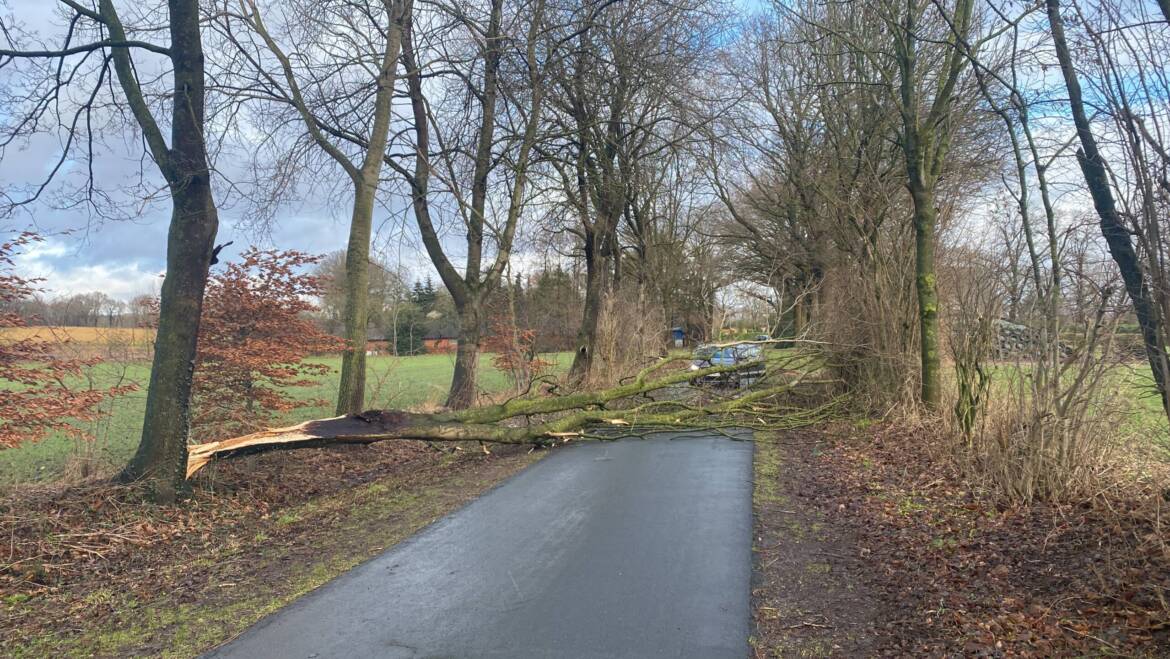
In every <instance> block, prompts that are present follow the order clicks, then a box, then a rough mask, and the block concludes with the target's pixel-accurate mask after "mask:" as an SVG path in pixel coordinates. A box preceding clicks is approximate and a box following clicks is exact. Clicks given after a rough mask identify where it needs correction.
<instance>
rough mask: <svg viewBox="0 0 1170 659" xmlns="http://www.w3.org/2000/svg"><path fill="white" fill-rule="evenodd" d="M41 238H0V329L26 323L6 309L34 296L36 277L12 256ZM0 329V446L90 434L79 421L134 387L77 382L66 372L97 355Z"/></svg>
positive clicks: (75, 373) (78, 370) (79, 369)
mask: <svg viewBox="0 0 1170 659" xmlns="http://www.w3.org/2000/svg"><path fill="white" fill-rule="evenodd" d="M38 240H40V238H38V237H37V236H36V235H34V234H31V233H21V234H18V235H17V236H16V237H15V238H12V239H11V240H8V241H6V242H4V243H0V330H8V329H10V328H16V327H24V326H25V321H24V320H23V319H22V318H21V317H20V316H19V315H18V314H16V313H13V312H11V311H6V310H5V309H9V308H11V307H12V306H13V305H14V304H15V303H16V302H19V301H21V300H25V299H27V298H29V297H32V295H33V293H34V292H35V287H36V284H37V281H38V280H36V279H30V278H26V277H21V276H19V275H17V274H16V273H15V271H14V264H13V257H14V256H15V255H16V254H17V253H18V252H19V251H20V248H22V247H24V246H26V245H28V244H30V243H33V242H36V241H38ZM10 336H11V337H12V338H9V337H5V336H3V335H0V390H3V391H4V395H3V396H0V448H12V447H15V446H19V445H20V444H23V443H26V442H35V441H37V440H40V439H44V438H45V437H46V436H48V435H49V433H53V432H59V433H65V434H67V435H72V436H74V437H80V438H88V437H89V435H88V434H87V433H86V432H85V430H84V429H83V428H81V427H80V426H78V425H77V422H79V421H91V420H93V419H95V418H97V417H98V416H99V415H100V413H101V410H100V409H99V407H100V405H101V403H102V402H103V401H105V400H106V399H107V398H109V397H110V396H114V395H118V394H122V393H126V392H128V391H131V390H133V389H135V387H134V386H133V385H126V386H120V387H111V388H109V389H93V388H86V389H81V388H75V387H72V386H70V384H69V380H70V378H78V377H81V376H82V374H83V370H84V369H86V368H88V367H90V366H93V365H94V364H96V363H98V362H99V361H100V360H98V359H66V358H62V357H59V356H58V355H57V354H56V350H57V349H58V348H60V346H61V343H60V342H58V341H53V340H46V339H42V338H39V337H37V336H35V335H32V336H27V337H25V336H21V335H19V334H13V335H10Z"/></svg>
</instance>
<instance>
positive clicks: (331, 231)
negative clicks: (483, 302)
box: [0, 0, 458, 299]
mask: <svg viewBox="0 0 1170 659" xmlns="http://www.w3.org/2000/svg"><path fill="white" fill-rule="evenodd" d="M55 5H56V3H55V2H53V1H51V0H0V15H3V16H4V17H5V23H6V24H9V21H10V20H11V19H12V18H15V20H16V21H17V22H18V23H22V24H24V26H25V27H26V28H29V29H31V30H34V31H38V32H40V33H41V34H42V35H44V36H45V37H47V38H48V37H52V36H55V35H59V34H60V33H61V32H60V29H59V28H58V27H56V25H55V24H59V19H58V18H56V17H55V15H54V14H55V8H54V6H55ZM118 6H119V7H120V8H123V11H127V10H126V9H124V8H125V7H127V3H119V5H118ZM141 59H145V58H136V65H137V66H138V68H139V69H140V72H141V70H142V69H145V68H146V67H148V66H149V65H150V62H149V61H146V62H142V61H140V60H141ZM11 83H12V78H11V73H10V72H8V71H4V70H0V86H4V85H6V84H9V85H10V84H11ZM0 112H3V110H0ZM0 117H2V115H0ZM166 130H167V129H166V128H165V127H164V132H166ZM62 147H63V142H62V141H61V137H60V136H59V135H56V134H53V132H46V133H45V134H41V135H38V136H36V137H34V138H33V139H31V140H30V141H29V142H28V143H27V144H22V145H19V148H12V147H10V148H9V149H7V150H6V151H5V152H4V153H3V157H2V159H0V188H2V189H4V190H7V191H11V190H14V189H19V188H21V187H26V188H27V186H28V185H30V184H34V183H37V182H39V181H40V180H41V179H42V178H43V177H44V176H45V175H46V174H47V173H48V172H50V171H51V170H52V168H53V166H54V164H55V163H56V161H57V160H58V158H59V157H60V154H61V153H62ZM99 149H100V151H99V153H98V156H97V157H96V158H95V159H94V163H93V167H94V177H95V179H96V180H97V181H98V183H99V185H100V187H101V188H102V189H103V190H105V191H106V192H107V193H108V194H110V195H112V196H113V197H114V198H115V199H116V201H117V203H116V208H117V213H118V214H119V215H121V216H124V217H122V218H121V219H106V218H102V217H100V216H98V215H97V214H95V213H94V212H93V211H92V209H91V208H89V207H87V206H86V205H84V204H81V205H73V206H72V207H66V206H68V204H66V203H64V202H63V199H64V195H68V194H71V193H74V192H76V190H78V189H79V187H78V184H79V182H80V181H83V180H84V178H85V176H84V174H85V171H86V169H85V168H86V164H85V161H84V159H81V158H77V159H76V160H70V161H67V162H66V163H65V166H64V167H63V168H62V170H61V172H60V173H59V174H58V176H57V179H58V181H57V183H56V184H54V185H53V186H52V187H50V188H49V190H47V191H46V195H45V197H44V198H45V201H42V202H38V203H35V204H33V205H30V206H28V207H25V208H23V209H21V210H19V211H17V212H16V213H14V214H12V215H10V216H8V217H0V236H3V235H10V234H11V233H12V232H15V231H23V230H30V229H31V230H35V231H36V232H37V233H39V234H40V235H41V236H42V237H43V238H44V241H43V242H41V243H39V244H35V245H32V246H30V247H28V248H26V249H25V250H24V253H23V254H22V255H21V256H19V257H18V260H17V268H18V271H19V272H20V273H21V274H22V275H25V276H30V277H38V278H42V279H43V281H42V282H41V283H40V284H39V288H40V290H41V294H42V295H43V296H45V297H53V296H56V295H64V294H71V293H80V292H88V291H95V290H96V291H102V292H104V293H106V294H108V295H111V296H113V297H115V298H119V299H129V298H132V297H134V296H135V295H139V294H143V293H148V294H149V293H157V291H158V288H159V286H160V285H161V274H162V272H163V270H164V267H165V253H166V236H167V226H168V223H169V219H170V203H169V200H168V199H167V198H166V195H165V194H161V195H159V198H158V199H157V200H156V201H154V202H151V203H143V202H142V201H141V199H142V196H143V195H142V193H141V191H140V190H139V189H138V188H137V187H135V186H136V185H137V184H138V183H139V181H140V176H139V173H140V172H145V174H146V181H147V183H148V184H149V185H150V186H153V187H155V188H156V189H157V188H159V187H161V177H160V176H159V175H158V173H157V169H156V168H155V166H154V164H153V162H151V161H149V160H144V159H143V153H144V151H143V146H142V144H141V143H140V142H138V141H137V140H136V138H135V136H134V135H133V134H132V133H131V132H130V131H125V130H118V129H115V130H110V131H108V132H107V135H106V137H105V139H103V140H102V142H101V144H100V145H99ZM241 160H243V158H241V157H239V156H231V155H229V156H226V157H221V158H220V159H219V160H218V161H217V162H216V167H217V169H218V170H219V171H220V172H222V173H223V174H224V176H223V177H221V180H220V181H219V186H218V190H217V195H216V197H217V202H219V203H220V210H219V219H220V228H219V233H218V236H217V238H216V242H217V243H227V242H229V241H231V242H232V243H233V244H232V245H230V246H228V247H227V248H225V249H224V251H223V253H222V256H221V260H223V257H226V258H227V259H231V258H232V257H233V256H234V255H236V254H238V253H239V252H241V251H242V250H243V249H245V248H247V247H248V246H249V245H258V246H261V247H279V248H281V249H296V250H301V251H305V252H309V253H313V254H325V253H328V252H332V251H335V250H340V249H344V247H345V244H346V239H347V234H348V221H349V211H350V209H349V207H348V205H347V204H346V202H345V199H344V196H343V195H330V194H329V192H330V188H331V187H332V185H330V184H326V185H324V186H319V187H317V188H315V189H313V190H311V191H304V193H303V194H302V196H303V197H305V198H304V199H301V200H300V201H299V202H297V203H294V204H289V205H287V206H286V207H284V208H281V209H280V212H279V213H278V214H277V221H276V222H274V223H272V225H271V226H270V227H269V228H268V229H267V230H266V231H264V232H257V231H254V230H251V229H250V223H249V222H248V221H247V218H246V212H247V205H246V204H243V203H239V200H238V195H234V194H233V192H232V191H231V190H230V189H229V186H228V185H227V183H226V182H225V180H224V179H233V180H234V179H235V178H236V176H235V173H240V172H242V168H243V167H244V166H245V164H246V163H244V162H241ZM14 196H16V195H14ZM233 197H237V198H236V199H233ZM331 197H337V198H336V199H333V198H331ZM390 203H391V204H394V205H395V206H394V207H391V208H382V209H379V210H378V211H376V213H375V217H374V225H375V227H376V228H378V227H380V228H381V230H380V231H379V235H378V237H377V238H376V240H375V245H374V250H375V253H377V254H378V255H379V256H380V258H381V259H382V260H383V261H384V262H388V263H390V264H392V265H396V266H401V267H402V268H403V269H404V270H405V271H406V272H407V273H408V277H410V278H412V279H415V278H418V279H421V278H423V277H426V276H428V275H430V276H434V274H433V268H432V267H431V265H430V263H429V261H427V260H426V257H425V253H424V252H423V251H422V250H421V249H420V247H419V244H418V243H417V239H416V238H415V237H414V233H413V232H412V231H410V225H409V224H408V222H407V221H412V220H413V218H411V217H410V216H408V215H407V214H405V213H403V212H402V208H401V205H402V203H403V201H402V200H401V199H396V200H392V201H391V202H390ZM404 220H406V221H404ZM451 238H453V236H447V239H448V240H450V239H451ZM454 260H456V263H457V264H458V260H457V259H454Z"/></svg>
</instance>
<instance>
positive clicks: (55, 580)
mask: <svg viewBox="0 0 1170 659" xmlns="http://www.w3.org/2000/svg"><path fill="white" fill-rule="evenodd" d="M538 456H539V453H529V452H527V451H526V450H523V449H500V450H498V451H496V452H495V453H494V454H493V455H491V456H485V455H483V454H482V453H479V451H478V448H477V447H474V449H473V450H467V451H460V452H456V453H443V452H439V451H437V450H435V449H433V448H429V447H427V446H426V445H424V444H422V443H421V442H407V441H402V442H384V443H381V444H377V445H372V446H338V447H334V448H330V449H320V450H307V451H299V452H295V453H288V454H283V455H282V454H267V455H260V456H252V457H246V458H242V459H238V460H233V461H228V462H224V463H221V464H218V465H216V467H215V468H214V469H212V470H210V471H209V473H208V474H206V475H205V476H202V477H201V478H200V479H199V480H198V482H197V483H196V487H195V491H194V494H193V497H192V499H191V500H190V501H189V502H187V503H186V504H184V505H180V506H166V507H160V506H154V505H150V504H147V503H144V502H143V500H142V497H141V493H139V492H137V491H135V490H134V489H131V488H126V487H116V486H112V485H109V484H107V483H101V482H93V483H90V484H82V485H74V486H69V487H64V486H55V487H40V488H29V487H24V488H20V489H16V490H11V491H9V492H6V493H4V496H3V498H2V499H0V656H14V657H47V656H99V657H105V656H109V657H113V656H180V657H182V656H194V655H197V654H199V653H200V652H201V651H203V650H206V649H208V648H210V647H213V646H215V645H217V644H219V643H221V642H223V641H225V640H227V639H229V638H231V637H232V636H234V635H235V634H238V633H239V632H241V631H243V630H244V629H245V628H247V626H249V625H250V624H252V623H253V622H255V621H257V620H258V619H260V618H261V617H263V616H264V615H266V614H267V613H270V612H272V611H274V610H276V609H277V608H279V607H281V606H283V605H285V604H287V603H289V602H291V601H292V600H293V599H296V598H297V597H299V596H300V595H303V594H304V593H306V592H308V591H309V590H312V589H313V588H316V587H317V586H319V585H321V584H323V583H325V582H326V581H328V580H330V579H332V578H333V577H335V576H337V575H338V574H340V573H342V572H344V571H346V570H348V569H350V568H352V567H353V566H355V565H357V564H358V563H360V562H362V561H364V560H366V559H368V558H370V557H372V556H374V555H376V554H377V553H380V552H381V551H383V550H384V549H385V548H387V547H389V546H391V545H393V544H395V543H396V542H398V541H400V540H402V539H404V538H406V537H408V536H410V535H411V534H413V533H414V532H416V531H417V530H419V529H420V528H422V527H423V526H425V525H426V524H428V523H430V522H431V521H433V520H435V519H437V518H439V517H441V516H442V515H445V514H446V513H448V512H450V511H451V510H453V509H455V508H456V507H458V506H460V505H462V504H463V503H465V502H467V501H469V500H471V499H473V498H474V497H476V496H477V495H479V494H480V493H481V492H482V491H483V490H485V489H487V488H489V487H491V486H492V485H494V484H496V483H498V482H499V481H500V480H502V479H504V478H506V477H507V476H508V475H510V474H512V473H515V472H516V471H517V470H519V469H520V468H522V467H523V466H524V465H526V464H529V463H530V462H531V461H532V460H534V459H536V458H537V457H538Z"/></svg>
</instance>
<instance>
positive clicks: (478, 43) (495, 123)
mask: <svg viewBox="0 0 1170 659" xmlns="http://www.w3.org/2000/svg"><path fill="white" fill-rule="evenodd" d="M428 8H429V10H430V12H431V13H428V19H429V23H430V24H437V25H438V26H439V27H438V28H437V33H436V34H434V35H430V36H432V37H433V40H434V43H421V44H420V43H419V34H418V32H417V31H416V28H415V25H416V23H410V24H408V31H407V33H406V36H405V40H404V44H403V53H402V59H403V65H404V66H405V68H406V74H407V94H408V96H409V98H410V104H411V113H412V117H413V135H414V142H413V144H412V145H411V150H413V152H414V163H413V167H412V168H408V167H405V166H402V165H400V164H398V163H397V161H396V160H394V159H392V158H389V157H388V158H387V162H388V163H389V164H390V165H391V166H392V167H393V168H394V169H395V170H396V171H397V172H398V173H399V174H400V175H401V176H402V177H403V178H404V179H405V180H406V182H407V184H408V186H409V188H410V193H411V199H412V206H413V209H414V214H415V220H416V221H417V223H418V227H419V232H420V234H421V236H422V241H423V245H424V247H425V248H426V251H427V255H428V256H429V257H430V259H431V262H432V263H433V264H434V266H435V268H436V269H437V270H438V272H439V277H440V278H441V279H442V281H443V285H444V286H446V288H447V290H448V291H449V292H450V294H451V297H452V299H453V300H454V302H455V308H456V311H457V312H458V314H459V346H458V351H457V353H456V358H455V372H454V375H453V376H452V380H451V389H450V392H449V393H448V396H447V406H448V407H451V408H454V409H461V408H466V407H469V406H471V405H472V404H474V402H475V400H476V398H477V395H478V391H477V389H476V372H477V369H478V364H479V350H480V341H481V337H482V332H483V325H484V320H485V318H484V312H485V309H484V305H485V303H486V301H487V299H488V297H489V296H490V295H491V293H492V292H493V291H494V290H495V289H497V288H498V286H499V284H500V280H501V277H503V275H504V272H505V269H506V268H507V265H508V261H509V259H510V258H511V253H512V245H513V242H514V240H515V237H516V232H517V228H518V226H519V222H520V218H521V213H522V211H523V209H524V207H525V204H526V203H527V201H528V179H529V166H530V162H531V158H532V153H533V148H534V146H535V144H536V143H537V140H538V138H539V136H540V129H541V126H542V121H541V118H542V115H543V112H544V97H545V91H544V86H545V83H544V79H545V70H546V66H547V58H549V57H555V56H556V48H555V44H550V43H549V36H550V32H549V30H548V29H547V27H546V16H545V0H530V1H526V2H518V3H516V4H515V5H507V6H506V3H505V2H504V0H490V1H489V3H488V4H487V6H477V5H464V4H444V3H441V2H436V3H433V4H430V3H429V4H428ZM427 54H434V55H437V57H436V59H435V60H434V61H433V62H431V63H430V64H429V65H428V64H424V63H423V60H422V57H423V56H424V55H427ZM431 67H434V70H432V69H431ZM424 78H425V79H426V80H427V82H428V84H426V85H424ZM432 85H433V86H432ZM434 87H438V88H439V94H440V95H439V96H438V98H437V99H436V94H435V92H434V91H432V90H433V89H434ZM472 108H474V111H473V110H472ZM477 115H478V116H477ZM432 137H433V138H434V141H435V143H434V144H432ZM436 183H437V186H436V185H435V184H436ZM496 185H498V186H500V187H502V188H503V191H502V192H499V193H496V194H494V195H493V190H492V188H493V187H494V186H496ZM444 201H448V202H450V203H447V204H444ZM444 210H447V211H450V214H451V215H453V216H454V218H453V219H455V218H457V219H458V221H459V224H460V225H461V226H462V228H463V230H464V231H465V243H464V245H465V247H466V264H465V265H464V267H463V272H462V273H461V272H460V271H459V268H458V267H457V266H456V265H455V263H454V262H453V260H452V256H451V254H450V253H449V248H448V247H447V246H446V245H445V244H444V242H443V239H442V237H441V235H440V224H439V222H438V221H437V220H439V219H441V217H436V216H437V215H439V213H441V212H442V211H444ZM492 248H494V251H495V254H494V256H489V254H490V250H491V249H492ZM485 261H488V263H487V264H486V265H485Z"/></svg>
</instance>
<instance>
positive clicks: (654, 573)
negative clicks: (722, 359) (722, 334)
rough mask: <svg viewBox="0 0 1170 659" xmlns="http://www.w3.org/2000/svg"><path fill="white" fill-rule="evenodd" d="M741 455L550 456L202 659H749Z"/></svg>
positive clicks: (669, 449) (591, 445)
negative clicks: (614, 658) (324, 658)
mask: <svg viewBox="0 0 1170 659" xmlns="http://www.w3.org/2000/svg"><path fill="white" fill-rule="evenodd" d="M751 500H752V444H751V443H750V442H736V441H731V440H729V439H727V438H726V437H722V436H714V435H710V434H701V433H691V434H669V435H666V434H663V435H656V436H654V437H652V438H650V439H646V440H639V439H630V440H622V441H619V442H607V443H598V442H587V443H581V444H576V445H571V446H568V447H565V448H560V449H557V450H556V452H555V453H554V454H553V455H551V456H549V457H547V458H545V459H544V460H541V461H540V462H538V463H536V464H535V465H533V466H532V467H529V468H528V469H526V470H525V471H523V472H521V473H520V474H518V475H516V476H515V477H513V478H511V479H510V480H508V481H506V482H505V483H503V484H502V485H500V486H499V487H497V488H496V489H494V490H492V491H490V492H488V493H487V494H486V495H484V496H483V497H480V498H479V499H477V500H476V501H475V502H473V503H471V504H470V505H468V506H466V507H464V508H463V509H461V510H459V511H457V512H455V513H453V514H452V515H449V516H447V517H445V518H443V519H442V520H440V521H438V522H436V523H435V524H433V525H431V526H430V527H428V528H427V529H425V530H424V531H422V532H421V533H419V534H418V535H416V536H414V537H413V538H411V539H410V540H407V541H406V542H403V543H401V544H399V545H397V546H396V547H394V548H392V549H390V550H388V551H387V552H386V553H384V554H382V555H380V556H378V557H376V558H374V559H372V560H370V561H368V562H366V563H364V564H362V565H361V566H359V567H357V568H355V569H354V570H352V571H350V572H348V573H347V574H345V575H343V576H341V577H339V578H338V579H336V580H334V581H332V582H330V583H329V584H326V585H325V586H323V587H321V588H319V589H318V590H316V591H314V592H312V593H310V594H309V595H307V596H305V597H304V598H302V599H300V600H299V601H297V602H295V603H294V604H292V605H290V606H289V607H287V608H285V609H283V610H281V611H278V612H276V613H274V614H273V615H271V616H269V617H267V618H265V619H264V620H262V621H260V622H259V623H258V624H256V625H255V626H254V627H252V628H251V629H249V630H248V631H247V632H245V633H244V634H243V635H242V636H240V637H239V638H237V639H236V640H235V641H233V642H231V643H230V644H228V645H226V646H223V647H221V648H219V649H218V650H216V651H213V652H212V653H210V654H209V655H207V656H210V657H238V658H248V659H260V658H264V657H280V658H282V659H295V658H298V657H322V658H323V657H347V658H348V657H355V658H356V657H427V658H432V659H438V658H440V657H444V658H446V657H452V658H459V659H466V658H479V657H483V658H489V657H499V658H503V657H508V658H509V659H520V658H524V657H558V658H561V657H563V658H578V657H580V658H598V659H600V658H602V657H605V658H613V657H631V658H633V657H638V658H643V657H647V658H648V657H695V658H702V659H718V658H721V657H736V658H737V659H742V658H743V657H745V656H747V654H748V645H747V638H748V633H749V629H748V624H749V616H750V609H749V607H750V605H749V590H750V584H749V582H750V578H751V531H752V520H751Z"/></svg>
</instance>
